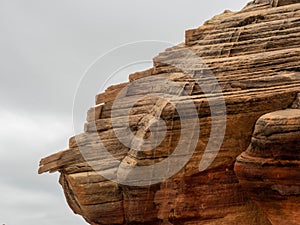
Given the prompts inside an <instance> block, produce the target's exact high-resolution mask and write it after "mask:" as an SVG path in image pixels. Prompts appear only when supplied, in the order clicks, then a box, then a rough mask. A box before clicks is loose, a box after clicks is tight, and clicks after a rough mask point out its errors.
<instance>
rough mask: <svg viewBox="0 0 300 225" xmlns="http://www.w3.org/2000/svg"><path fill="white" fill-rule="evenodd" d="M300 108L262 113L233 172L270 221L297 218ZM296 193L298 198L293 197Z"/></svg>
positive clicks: (299, 210)
mask: <svg viewBox="0 0 300 225" xmlns="http://www.w3.org/2000/svg"><path fill="white" fill-rule="evenodd" d="M299 146H300V110H299V109H286V110H281V111H276V112H272V113H269V114H266V115H264V116H262V117H261V118H260V119H259V120H258V121H257V123H256V126H255V130H254V133H253V137H252V141H251V144H250V146H249V148H248V149H247V151H246V152H244V153H242V154H241V156H239V157H238V159H237V162H236V164H235V171H236V174H237V176H238V178H239V180H240V183H241V184H242V186H243V188H244V189H245V190H246V191H247V192H248V193H249V194H250V196H251V198H252V199H253V200H254V201H255V202H257V203H258V205H259V206H260V207H261V208H262V209H263V211H264V212H266V213H267V215H268V217H269V218H270V220H271V221H272V224H278V225H279V224H299V221H300V198H299V196H300V176H299V174H300V160H299V159H300V147H299ZM297 196H298V197H297Z"/></svg>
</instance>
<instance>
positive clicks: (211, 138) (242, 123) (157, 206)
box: [39, 0, 300, 225]
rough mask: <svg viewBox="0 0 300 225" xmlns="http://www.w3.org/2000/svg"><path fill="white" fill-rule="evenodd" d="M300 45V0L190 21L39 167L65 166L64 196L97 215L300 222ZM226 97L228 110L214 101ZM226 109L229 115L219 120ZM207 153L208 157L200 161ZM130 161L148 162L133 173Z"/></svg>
mask: <svg viewBox="0 0 300 225" xmlns="http://www.w3.org/2000/svg"><path fill="white" fill-rule="evenodd" d="M299 46H300V1H299V0H254V1H252V2H250V3H249V4H248V5H247V6H246V7H245V8H244V9H242V10H241V11H240V12H237V13H235V12H230V11H225V12H224V13H223V14H221V15H218V16H215V17H214V18H212V19H211V20H209V21H207V22H206V23H205V24H204V25H203V26H200V27H199V28H196V29H192V30H188V31H187V32H186V40H185V43H182V44H179V45H178V46H175V47H172V48H170V49H167V50H166V51H165V52H163V53H161V54H159V55H158V56H157V57H155V58H154V60H153V62H154V66H153V68H151V69H149V70H146V71H143V72H137V73H135V74H132V75H130V77H129V82H128V83H124V84H119V85H115V86H112V87H110V88H108V89H107V90H106V91H105V93H102V94H99V95H97V96H96V106H95V107H94V108H92V109H90V110H89V111H88V115H87V123H86V124H85V127H84V133H82V134H80V135H77V136H75V137H72V138H71V139H70V141H69V149H67V150H64V151H61V152H59V153H56V154H54V155H51V156H49V157H46V158H44V159H42V160H41V163H40V169H39V173H44V172H56V171H59V172H60V173H61V177H60V183H61V185H62V187H63V189H64V192H65V195H66V199H67V201H68V204H69V205H70V207H71V208H72V210H73V211H74V213H76V214H79V215H82V216H83V217H84V218H85V219H86V221H87V222H88V223H90V224H92V225H102V224H112V225H118V224H144V225H147V224H148V225H150V224H151V225H155V224H174V225H208V224H209V225H214V224H215V225H217V224H218V225H219V224H226V225H227V224H228V225H229V224H241V225H257V224H261V225H269V224H274V225H282V224H294V225H295V224H300V207H299V206H300V147H299V146H300V107H299V106H300V97H299V96H300V94H299V93H300V67H299V61H300V47H299ZM195 56H197V57H198V58H201V59H202V60H203V62H205V63H202V61H200V60H197V59H195ZM180 62H184V63H182V64H180ZM178 63H179V64H178ZM212 74H213V77H212ZM214 77H215V78H216V79H217V81H218V83H216V82H215V80H214V79H213V78H214ZM218 87H219V88H220V89H221V90H222V94H220V93H219V92H218V91H216V90H217V89H218ZM150 90H151V91H150ZM149 93H150V94H149ZM120 99H121V103H122V104H121V105H119V106H118V107H115V102H116V101H118V100H120ZM164 99H167V100H164ZM190 99H192V102H193V104H192V105H193V106H194V107H195V109H194V111H193V109H192V107H191V103H190ZM222 99H223V100H224V102H225V103H226V112H224V110H223V111H222V110H221V111H218V109H222V108H218V107H215V106H219V105H221V103H222ZM170 101H171V103H170ZM182 106H183V107H182ZM180 107H181V108H180ZM182 108H183V109H185V111H184V113H183V114H184V115H185V116H181V113H180V111H182ZM216 110H217V111H218V112H216ZM194 112H196V117H197V118H196V119H197V121H198V123H199V127H200V129H199V134H198V135H196V134H195V133H194V131H195V129H194V128H195V127H196V128H197V125H198V124H196V123H195V122H194V121H195V120H194V119H195V114H194ZM224 113H226V120H225V122H226V124H223V123H222V120H216V121H214V117H216V118H219V117H222V116H224V115H223V114H224ZM183 114H182V115H183ZM183 117H184V118H183ZM161 120H163V121H164V123H162V121H161ZM181 120H183V121H184V122H183V123H182V121H181ZM223 122H224V121H223ZM127 123H129V125H128V126H127ZM225 125H226V127H225ZM186 127H188V128H190V130H191V132H185V131H186V130H184V129H186ZM225 128H226V130H225V133H224V135H222V132H221V133H219V134H215V132H213V131H216V130H220V131H222V129H225ZM192 131H193V132H192ZM163 132H164V135H163V137H162V135H160V134H161V133H163ZM130 133H132V134H134V136H136V137H137V138H136V139H134V136H130V135H128V134H130ZM155 135H156V136H155ZM186 135H187V136H186ZM189 135H190V136H189ZM127 136H129V137H130V140H126V137H127ZM181 136H184V137H191V138H185V139H183V140H182V139H181ZM221 136H224V139H223V137H221ZM153 137H154V138H153ZM193 137H197V139H196V143H195V146H194V152H192V154H191V155H190V158H188V159H189V160H187V161H186V162H187V163H185V161H184V160H183V159H185V158H186V157H185V156H186V155H189V154H190V152H188V151H186V152H185V151H184V150H185V148H186V149H188V148H189V147H190V145H191V143H192V142H193V140H194V139H193ZM198 137H199V138H198ZM220 138H221V140H222V143H221V144H222V145H221V146H220V148H218V147H219V146H218V144H217V143H215V142H217V140H219V139H220ZM122 139H124V140H125V142H126V143H124V140H122ZM158 139H159V141H158V142H159V143H157V144H156V145H155V146H154V148H151V147H153V146H152V145H151V142H150V141H149V140H158ZM211 142H212V143H213V144H212V146H214V147H215V148H213V147H212V148H209V149H207V145H209V144H210V143H211ZM180 143H182V144H180ZM145 146H146V147H145ZM178 146H180V149H179V150H181V152H180V154H177V155H176V154H175V156H173V159H174V158H175V160H174V161H170V162H173V164H172V163H169V167H163V169H164V170H169V169H170V170H172V169H173V167H176V166H175V165H174V162H175V164H176V165H180V164H182V165H184V166H183V167H182V168H179V169H178V171H176V169H174V171H173V172H174V174H172V176H170V177H165V178H166V179H163V180H160V178H161V177H162V178H163V175H162V174H164V172H165V171H163V170H157V171H156V170H155V168H156V167H155V165H156V164H159V163H161V162H164V161H165V160H166V159H168V158H170V156H172V153H174V152H176V151H177V150H176V149H177V148H178ZM144 147H145V148H144ZM103 148H105V149H106V150H107V152H109V153H110V155H111V156H113V157H107V155H106V154H105V152H104V151H102V150H101V149H103ZM182 149H183V151H182ZM100 150H101V151H100ZM141 150H143V151H141ZM121 162H122V163H121ZM201 162H202V163H203V162H204V165H206V164H205V163H206V162H209V163H207V165H206V166H204V167H203V168H202V169H201V166H200V170H199V163H200V165H201ZM210 162H211V163H210ZM152 165H154V166H153V167H151V166H152ZM124 166H125V167H126V166H128V167H129V168H132V169H134V168H138V167H139V168H141V167H145V168H146V166H149V168H153V171H152V170H151V171H150V170H149V171H144V172H143V173H142V174H138V173H137V174H135V175H136V176H132V173H133V172H132V173H131V170H129V172H128V171H127V170H126V168H125V169H124V168H123V167H124ZM207 166H208V168H206V167H207ZM147 168H148V167H147ZM126 171H127V172H126ZM132 171H133V170H132ZM148 172H150V173H151V174H152V175H153V176H152V177H151V179H150V178H149V176H148V175H149V174H148ZM151 174H150V175H151ZM143 176H144V177H143ZM134 177H138V178H139V179H138V180H135V181H133V180H132V184H134V185H129V184H130V182H129V180H130V179H132V178H134ZM155 179H157V180H155ZM127 181H128V185H126V182H127ZM138 182H141V185H138ZM147 182H149V184H150V185H145V183H147Z"/></svg>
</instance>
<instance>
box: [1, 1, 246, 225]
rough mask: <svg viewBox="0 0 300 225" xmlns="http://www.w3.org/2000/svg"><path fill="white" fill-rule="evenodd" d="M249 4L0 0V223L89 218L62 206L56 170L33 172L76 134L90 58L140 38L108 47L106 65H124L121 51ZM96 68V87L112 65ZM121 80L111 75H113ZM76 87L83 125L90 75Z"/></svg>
mask: <svg viewBox="0 0 300 225" xmlns="http://www.w3.org/2000/svg"><path fill="white" fill-rule="evenodd" d="M246 2H248V1H247V0H240V1H237V0H226V1H224V0H213V1H212V0H187V1H183V0H181V1H178V0H160V1H158V0H152V1H149V0H122V1H121V0H119V1H116V0H107V1H103V0H84V1H83V0H80V1H79V0H26V1H24V0H0V49H1V51H0V59H1V61H0V124H1V125H0V203H1V204H0V224H6V225H41V224H43V225H53V224H55V225H83V224H86V223H85V222H84V221H83V219H81V217H79V216H75V215H73V213H72V212H71V210H70V209H69V207H68V206H67V204H66V202H65V199H64V196H63V193H62V190H61V188H60V186H59V184H58V174H57V173H56V174H50V175H40V176H38V175H37V169H38V162H39V160H40V158H42V157H44V156H47V155H49V154H51V153H55V152H57V151H58V150H62V149H65V148H66V147H67V143H68V138H69V137H70V136H72V135H73V133H74V132H73V118H72V114H73V112H72V111H73V99H74V96H75V95H76V90H77V87H78V84H79V82H80V80H81V78H82V76H83V75H84V72H85V71H86V69H87V68H88V66H89V65H91V63H92V62H93V61H94V60H95V59H96V58H97V57H99V56H101V55H104V54H105V53H107V52H108V51H109V50H111V49H113V48H116V47H118V46H120V45H124V44H126V43H130V42H139V43H140V44H138V45H133V46H131V47H129V48H126V47H123V48H121V50H120V51H115V52H114V53H111V55H110V57H107V58H106V59H105V60H106V61H107V62H105V64H106V65H111V66H112V65H117V68H119V67H120V66H125V65H126V64H124V65H123V63H124V61H122V58H123V57H124V55H126V54H128V56H133V55H134V57H133V59H142V60H151V59H152V58H153V57H154V56H155V55H156V54H157V53H158V52H159V51H162V50H163V49H164V48H166V47H168V45H169V44H166V43H174V44H177V43H180V42H182V41H183V40H184V31H185V30H187V29H190V28H195V27H198V26H200V25H201V24H202V23H203V22H204V21H205V20H207V19H209V18H211V17H212V16H213V15H215V14H219V13H221V12H223V11H224V10H225V9H231V10H234V11H236V10H239V9H241V8H242V7H243V6H244V5H245V4H246ZM143 40H157V41H156V42H141V41H143ZM141 43H142V44H141ZM143 48H144V49H148V50H145V51H144V50H143ZM124 53H126V54H124ZM139 54H141V55H139ZM129 59H130V60H131V58H130V57H129ZM127 60H128V59H127ZM126 62H127V61H126ZM132 62H134V60H133V61H132ZM102 63H103V62H102ZM99 65H100V64H99ZM99 65H98V66H99ZM149 65H150V64H149V63H141V64H139V65H137V66H133V67H131V68H129V69H128V70H126V69H124V70H123V73H124V71H125V72H126V73H129V72H130V70H137V69H138V70H141V69H143V67H147V66H149ZM113 68H115V67H113ZM97 72H98V73H99V76H98V77H97V81H96V83H95V81H94V80H93V83H94V84H99V87H98V88H99V89H100V88H101V86H102V85H103V84H104V83H105V81H106V79H107V78H108V76H109V74H107V73H109V72H107V71H106V69H104V68H103V71H102V70H101V68H97ZM126 76H127V74H126ZM123 80H124V77H122V76H120V77H118V76H115V79H114V80H113V82H121V81H123ZM97 86H98V85H97ZM82 88H83V89H87V90H89V91H87V94H86V96H85V98H84V99H85V102H82V105H80V107H77V108H78V112H76V118H75V123H76V124H80V125H81V126H83V119H84V116H85V112H86V111H87V110H88V107H91V106H92V105H93V101H94V96H95V95H96V93H97V91H95V90H94V89H93V88H89V87H88V83H87V85H85V86H83V87H82ZM80 104H81V103H80ZM76 132H77V131H76Z"/></svg>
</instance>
